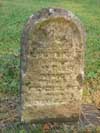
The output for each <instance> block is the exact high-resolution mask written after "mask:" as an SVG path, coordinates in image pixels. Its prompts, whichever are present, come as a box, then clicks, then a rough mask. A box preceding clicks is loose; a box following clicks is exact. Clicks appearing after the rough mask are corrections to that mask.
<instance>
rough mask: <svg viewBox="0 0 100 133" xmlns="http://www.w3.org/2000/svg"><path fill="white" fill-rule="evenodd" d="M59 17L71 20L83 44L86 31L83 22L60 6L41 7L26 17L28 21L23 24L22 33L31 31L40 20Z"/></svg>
mask: <svg viewBox="0 0 100 133" xmlns="http://www.w3.org/2000/svg"><path fill="white" fill-rule="evenodd" d="M59 17H60V18H64V19H65V20H66V21H71V22H72V23H74V24H75V25H76V26H77V28H78V30H79V32H80V34H81V39H82V40H83V42H84V44H85V39H86V37H85V36H86V33H85V30H84V26H83V24H82V23H81V22H80V20H79V18H78V17H77V16H75V15H74V14H73V13H72V12H71V11H68V10H65V9H61V8H43V9H41V10H40V11H38V12H36V13H34V14H33V15H31V16H30V17H29V19H28V22H27V23H26V25H25V28H24V34H25V32H27V33H28V31H31V30H32V28H33V27H34V25H35V24H37V23H39V22H41V21H45V20H48V19H52V18H59Z"/></svg>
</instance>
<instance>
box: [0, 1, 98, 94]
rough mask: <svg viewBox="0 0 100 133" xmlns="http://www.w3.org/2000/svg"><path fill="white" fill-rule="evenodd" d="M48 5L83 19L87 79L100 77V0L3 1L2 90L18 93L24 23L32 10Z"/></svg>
mask: <svg viewBox="0 0 100 133" xmlns="http://www.w3.org/2000/svg"><path fill="white" fill-rule="evenodd" d="M47 7H60V8H64V9H66V10H71V11H72V12H73V13H74V14H76V15H77V16H78V17H79V18H80V19H81V21H82V22H83V24H84V27H85V29H86V33H87V42H86V54H85V74H86V81H85V82H89V81H90V80H91V79H93V80H98V79H99V78H100V16H99V15H100V8H99V7H100V0H84V1H82V0H14V1H13V0H1V1H0V91H1V92H6V93H12V94H15V95H16V94H18V81H19V53H20V38H21V32H22V30H23V25H24V24H25V22H26V21H27V19H28V17H29V16H30V15H31V14H32V13H33V12H36V11H37V10H40V9H41V8H47ZM97 85H98V84H96V86H97ZM94 89H95V88H94Z"/></svg>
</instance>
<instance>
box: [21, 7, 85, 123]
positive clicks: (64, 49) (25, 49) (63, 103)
mask: <svg viewBox="0 0 100 133" xmlns="http://www.w3.org/2000/svg"><path fill="white" fill-rule="evenodd" d="M21 43H22V48H21V49H22V51H21V104H22V111H21V114H22V121H25V122H31V121H33V122H39V121H47V120H53V121H58V120H59V121H77V120H78V118H79V115H80V110H81V109H80V108H81V99H82V84H83V74H84V45H85V34H84V30H83V26H82V24H81V23H80V21H79V20H78V18H77V17H76V16H74V15H73V14H72V13H71V12H70V11H66V10H64V9H55V8H49V9H42V10H41V11H40V12H37V13H36V14H33V15H32V16H31V17H30V18H29V20H28V22H27V24H26V25H25V28H24V32H23V35H22V41H21Z"/></svg>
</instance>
